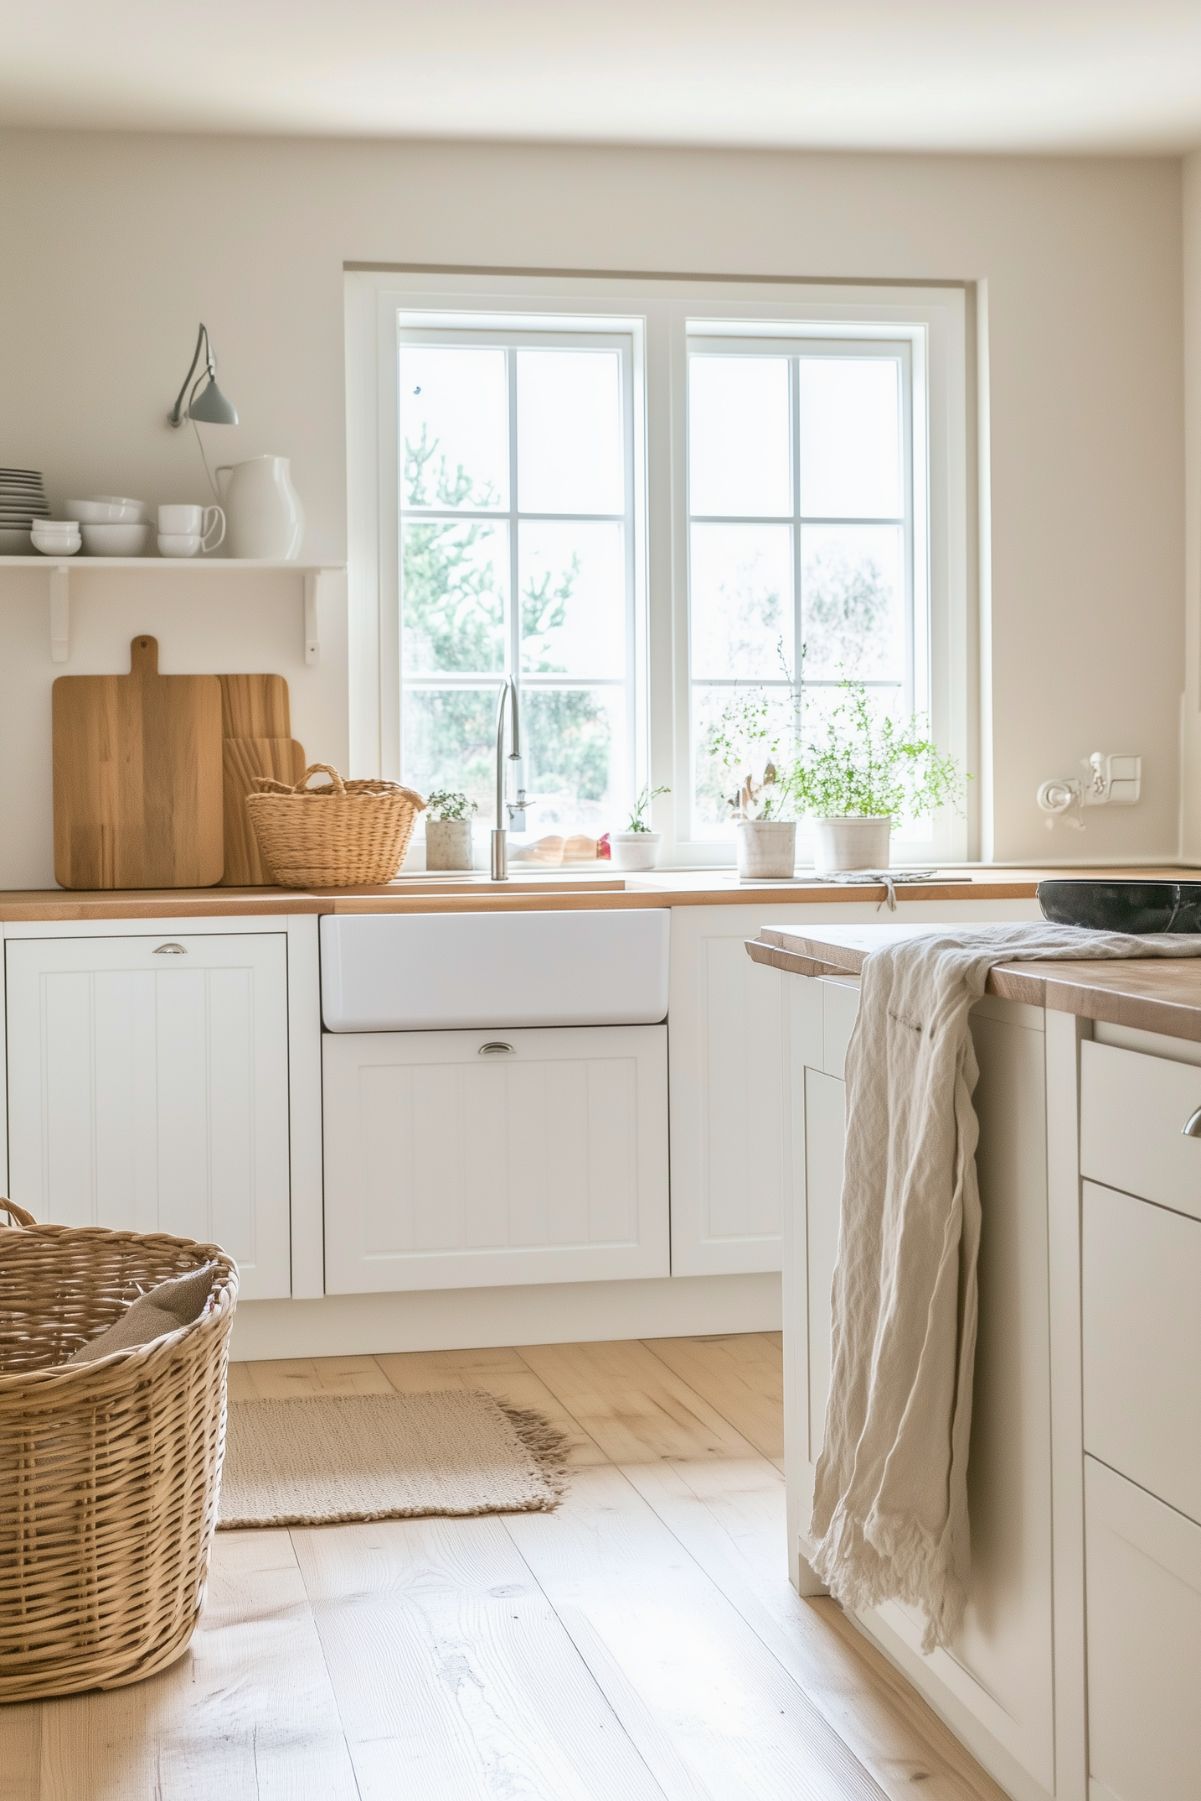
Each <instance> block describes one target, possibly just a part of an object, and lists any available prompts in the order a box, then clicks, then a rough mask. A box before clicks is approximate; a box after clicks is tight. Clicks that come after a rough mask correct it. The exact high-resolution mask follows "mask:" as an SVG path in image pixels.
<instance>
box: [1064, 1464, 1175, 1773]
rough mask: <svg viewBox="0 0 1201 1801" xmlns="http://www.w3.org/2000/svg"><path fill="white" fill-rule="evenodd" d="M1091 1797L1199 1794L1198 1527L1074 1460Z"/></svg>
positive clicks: (1099, 1468) (1109, 1473)
mask: <svg viewBox="0 0 1201 1801" xmlns="http://www.w3.org/2000/svg"><path fill="white" fill-rule="evenodd" d="M1084 1493H1085V1542H1086V1545H1087V1554H1088V1718H1089V1774H1090V1786H1089V1794H1090V1797H1091V1801H1185V1797H1186V1796H1193V1795H1196V1794H1198V1793H1199V1792H1201V1709H1199V1708H1198V1706H1197V1671H1198V1670H1199V1669H1201V1527H1198V1526H1196V1525H1194V1524H1193V1522H1192V1521H1191V1520H1187V1519H1185V1518H1184V1516H1183V1514H1180V1513H1176V1512H1175V1511H1174V1510H1173V1509H1172V1508H1171V1507H1167V1506H1165V1505H1164V1503H1163V1502H1162V1501H1158V1500H1156V1499H1155V1498H1154V1496H1152V1495H1149V1494H1146V1493H1145V1492H1144V1491H1143V1490H1142V1489H1141V1488H1138V1487H1136V1486H1135V1484H1134V1483H1133V1482H1127V1481H1126V1480H1125V1479H1124V1478H1123V1477H1121V1476H1119V1475H1116V1474H1115V1473H1114V1471H1113V1470H1110V1469H1107V1468H1106V1467H1105V1465H1104V1464H1102V1463H1097V1462H1095V1461H1094V1459H1093V1458H1091V1457H1089V1458H1086V1460H1085V1486H1084Z"/></svg>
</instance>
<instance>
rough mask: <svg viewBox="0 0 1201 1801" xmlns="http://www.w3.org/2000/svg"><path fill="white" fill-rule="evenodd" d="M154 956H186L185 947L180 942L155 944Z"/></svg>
mask: <svg viewBox="0 0 1201 1801" xmlns="http://www.w3.org/2000/svg"><path fill="white" fill-rule="evenodd" d="M154 954H155V956H156V957H186V956H187V954H188V953H187V948H186V946H184V945H182V944H159V945H156V946H155V950H154Z"/></svg>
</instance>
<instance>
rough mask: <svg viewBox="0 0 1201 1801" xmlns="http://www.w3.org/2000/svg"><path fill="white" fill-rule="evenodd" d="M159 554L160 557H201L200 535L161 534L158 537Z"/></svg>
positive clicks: (189, 533) (195, 533)
mask: <svg viewBox="0 0 1201 1801" xmlns="http://www.w3.org/2000/svg"><path fill="white" fill-rule="evenodd" d="M158 554H159V556H160V557H195V556H199V555H200V533H199V532H160V533H159V535H158Z"/></svg>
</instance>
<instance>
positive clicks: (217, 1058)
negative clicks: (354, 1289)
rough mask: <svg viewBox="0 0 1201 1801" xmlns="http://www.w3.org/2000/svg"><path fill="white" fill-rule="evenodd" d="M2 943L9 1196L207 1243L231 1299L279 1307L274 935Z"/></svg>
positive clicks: (284, 1086)
mask: <svg viewBox="0 0 1201 1801" xmlns="http://www.w3.org/2000/svg"><path fill="white" fill-rule="evenodd" d="M4 948H5V966H6V975H7V1008H6V1011H7V1023H8V1111H9V1180H10V1186H11V1191H12V1195H13V1198H14V1199H15V1200H18V1201H20V1203H21V1204H22V1205H23V1206H26V1207H28V1208H30V1209H31V1211H32V1212H34V1213H35V1214H36V1215H37V1216H38V1218H39V1219H43V1220H47V1221H52V1222H54V1223H56V1224H61V1225H72V1226H91V1225H103V1226H112V1227H117V1228H122V1229H127V1230H136V1231H139V1232H172V1233H176V1234H178V1235H179V1236H181V1237H187V1238H197V1239H200V1240H202V1241H206V1242H211V1243H216V1244H219V1245H221V1246H222V1247H223V1248H224V1249H225V1250H227V1251H228V1252H229V1253H230V1255H231V1256H233V1257H234V1258H235V1259H236V1261H237V1263H238V1267H239V1272H240V1280H241V1290H240V1292H241V1294H242V1296H243V1297H244V1298H246V1299H248V1300H261V1299H268V1298H272V1299H274V1298H277V1297H281V1296H286V1295H287V1294H289V1293H290V1289H291V1283H290V1257H289V1193H290V1181H289V1143H288V990H287V940H286V936H285V934H284V933H282V932H257V933H246V934H244V935H243V934H231V933H223V934H216V933H215V934H213V935H212V936H199V935H198V936H189V937H185V938H175V937H173V936H172V935H171V934H170V932H169V931H167V932H164V933H163V935H162V936H161V937H149V936H138V937H132V936H131V937H114V938H100V937H80V938H62V937H59V938H45V939H41V938H27V939H11V940H9V941H8V943H7V944H6V945H5V947H4Z"/></svg>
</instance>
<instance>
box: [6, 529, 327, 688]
mask: <svg viewBox="0 0 1201 1801" xmlns="http://www.w3.org/2000/svg"><path fill="white" fill-rule="evenodd" d="M6 569H22V570H24V569H39V570H42V571H44V572H45V574H46V577H47V582H48V590H47V591H48V598H49V615H50V617H49V626H50V661H51V662H52V663H66V662H68V661H69V660H70V655H71V590H72V587H73V586H74V584H75V583H76V582H78V581H79V579H80V578H81V577H86V576H87V575H89V574H92V573H95V572H97V571H104V570H115V569H119V570H121V571H122V572H125V571H127V570H131V569H137V570H142V571H146V570H155V571H157V572H158V573H159V574H160V575H162V574H166V575H167V576H168V578H169V579H170V580H172V581H174V580H176V579H177V577H179V576H182V575H183V574H184V572H185V571H187V572H195V571H200V570H203V571H207V572H208V573H210V574H211V573H212V572H213V571H222V570H224V571H225V572H227V573H237V574H241V573H243V572H246V573H254V572H256V571H263V572H287V573H289V574H292V575H297V576H299V577H300V578H301V597H302V602H303V616H302V622H301V629H302V633H303V648H304V660H305V662H306V663H307V664H309V665H310V666H311V665H312V664H314V663H317V662H319V661H320V659H321V608H322V603H323V601H324V599H325V597H326V595H327V594H328V592H329V588H330V584H331V582H332V581H333V580H334V579H335V578H337V579H338V580H341V579H342V578H343V577H344V575H345V569H344V566H343V565H342V564H339V563H291V562H279V561H269V560H265V559H260V558H257V557H195V558H192V557H186V558H185V557H180V558H178V559H176V558H171V557H72V558H69V559H68V558H65V557H43V556H27V557H26V556H18V557H0V573H2V572H3V571H4V570H6Z"/></svg>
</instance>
